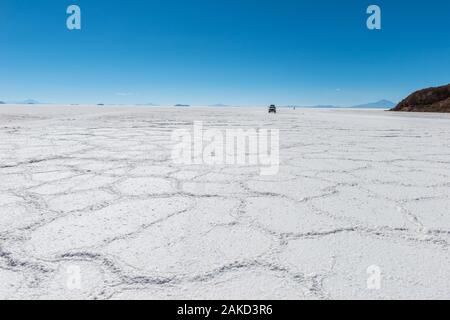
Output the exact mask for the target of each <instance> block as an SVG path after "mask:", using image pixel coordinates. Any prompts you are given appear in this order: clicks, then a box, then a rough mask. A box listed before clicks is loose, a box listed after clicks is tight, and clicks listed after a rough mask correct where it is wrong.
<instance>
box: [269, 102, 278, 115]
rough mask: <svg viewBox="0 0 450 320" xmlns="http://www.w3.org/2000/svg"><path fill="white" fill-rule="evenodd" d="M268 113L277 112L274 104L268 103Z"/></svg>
mask: <svg viewBox="0 0 450 320" xmlns="http://www.w3.org/2000/svg"><path fill="white" fill-rule="evenodd" d="M269 113H277V107H275V105H274V104H272V105H270V107H269Z"/></svg>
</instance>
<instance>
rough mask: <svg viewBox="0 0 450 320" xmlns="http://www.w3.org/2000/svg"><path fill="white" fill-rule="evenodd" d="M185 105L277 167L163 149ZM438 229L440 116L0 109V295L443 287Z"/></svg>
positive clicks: (442, 199)
mask: <svg viewBox="0 0 450 320" xmlns="http://www.w3.org/2000/svg"><path fill="white" fill-rule="evenodd" d="M193 121H203V123H204V126H207V127H209V128H222V129H223V128H243V129H248V128H274V129H275V128H278V129H280V170H279V173H278V174H277V175H273V176H261V175H260V171H259V167H250V166H236V165H234V166H233V165H229V166H207V165H177V164H174V163H173V161H172V159H171V151H172V148H173V145H174V143H173V142H172V141H171V139H170V138H171V133H172V131H173V130H174V129H178V128H186V129H189V128H191V126H192V123H193ZM449 242H450V117H449V116H445V115H431V114H394V113H388V112H384V111H364V110H308V109H297V110H288V109H280V110H279V113H277V114H276V115H269V114H268V113H267V111H266V110H265V109H264V108H263V109H261V108H259V109H258V108H132V107H128V108H125V107H117V108H114V107H98V108H97V107H87V106H79V107H70V106H33V107H23V106H22V107H21V106H8V105H7V106H3V107H0V298H1V299H353V298H356V299H401V298H411V299H421V298H423V299H433V298H436V299H448V298H450V254H449V249H450V247H449ZM374 267H375V268H378V270H380V272H381V274H380V277H379V279H380V281H379V282H377V283H378V284H379V286H378V285H376V286H375V287H374V286H373V285H370V284H371V283H372V284H373V282H371V281H372V280H373V278H371V277H372V276H373V275H371V274H370V273H368V268H369V270H372V269H373V268H374ZM371 268H372V269H371ZM74 277H75V278H74ZM74 279H75V280H74Z"/></svg>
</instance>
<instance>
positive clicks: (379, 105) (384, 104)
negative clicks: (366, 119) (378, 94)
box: [285, 100, 396, 109]
mask: <svg viewBox="0 0 450 320" xmlns="http://www.w3.org/2000/svg"><path fill="white" fill-rule="evenodd" d="M395 106H396V104H395V103H394V102H392V101H389V100H380V101H376V102H370V103H366V104H360V105H356V106H351V107H341V106H335V105H316V106H285V108H312V109H338V108H339V109H391V108H393V107H395Z"/></svg>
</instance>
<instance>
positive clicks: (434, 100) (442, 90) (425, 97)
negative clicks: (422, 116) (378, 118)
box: [391, 84, 450, 112]
mask: <svg viewBox="0 0 450 320" xmlns="http://www.w3.org/2000/svg"><path fill="white" fill-rule="evenodd" d="M391 111H408V112H450V84H448V85H445V86H442V87H434V88H427V89H423V90H419V91H416V92H414V93H413V94H411V95H410V96H408V97H407V98H406V99H405V100H403V101H402V102H400V103H399V104H398V105H397V106H396V107H395V108H394V109H391Z"/></svg>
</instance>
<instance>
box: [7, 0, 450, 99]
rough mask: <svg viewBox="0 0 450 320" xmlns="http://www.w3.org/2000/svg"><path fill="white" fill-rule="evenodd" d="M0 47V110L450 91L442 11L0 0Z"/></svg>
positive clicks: (223, 1)
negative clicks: (377, 12) (20, 103)
mask: <svg viewBox="0 0 450 320" xmlns="http://www.w3.org/2000/svg"><path fill="white" fill-rule="evenodd" d="M70 4H77V5H79V6H80V7H81V10H82V30H81V31H69V30H67V28H66V18H67V14H66V8H67V7H68V5H70ZM370 4H378V5H379V6H380V7H381V8H382V30H381V31H370V30H368V29H367V28H366V19H367V16H368V15H367V14H366V8H367V7H368V5H370ZM0 44H1V46H0V100H22V99H28V98H32V99H37V100H40V101H45V102H52V103H98V102H103V103H149V102H154V103H160V104H175V103H187V104H198V105H209V104H215V103H224V104H231V105H261V104H263V105H265V104H268V103H276V104H279V105H283V104H298V105H316V104H336V105H353V104H359V103H365V102H371V101H375V100H379V99H390V100H394V101H397V100H399V99H401V98H402V97H404V96H405V95H406V94H408V93H410V92H411V91H413V90H415V89H419V88H422V87H428V86H434V85H441V84H447V83H449V82H450V1H448V0H427V1H412V0H411V1H406V0H373V1H365V0H345V1H336V0H316V1H306V0H294V1H288V0H277V1H275V0H257V1H256V0H178V1H174V0H164V1H163V0H128V1H125V0H120V1H119V0H108V1H106V0H71V1H66V0H36V1H30V0H1V1H0Z"/></svg>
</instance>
